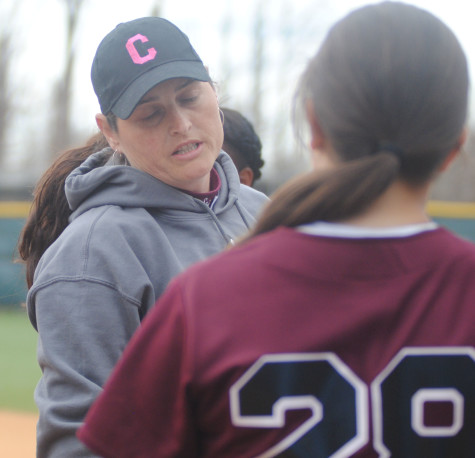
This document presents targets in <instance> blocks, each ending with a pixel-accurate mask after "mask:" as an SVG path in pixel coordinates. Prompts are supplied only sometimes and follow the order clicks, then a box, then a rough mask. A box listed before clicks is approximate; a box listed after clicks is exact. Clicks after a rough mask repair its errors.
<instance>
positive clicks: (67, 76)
mask: <svg viewBox="0 0 475 458" xmlns="http://www.w3.org/2000/svg"><path fill="white" fill-rule="evenodd" d="M64 3H65V5H66V41H65V47H66V48H65V60H64V62H65V63H64V69H63V73H62V75H61V76H60V78H59V79H58V81H57V82H56V84H55V85H54V88H53V118H52V126H51V129H50V133H51V137H50V138H51V141H50V154H51V158H53V157H54V156H56V154H57V152H58V151H61V150H63V149H65V148H67V147H69V146H70V145H71V143H72V141H73V139H72V138H71V137H72V135H71V132H72V129H71V122H70V113H71V104H72V91H71V89H72V84H73V69H74V62H75V49H74V36H75V33H76V28H77V24H78V19H79V11H80V9H81V6H82V4H83V3H84V0H64Z"/></svg>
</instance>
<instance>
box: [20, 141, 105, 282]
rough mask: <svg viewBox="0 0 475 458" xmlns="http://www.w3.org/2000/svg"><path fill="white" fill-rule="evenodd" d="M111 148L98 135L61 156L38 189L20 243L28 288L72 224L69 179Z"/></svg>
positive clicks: (38, 184)
mask: <svg viewBox="0 0 475 458" xmlns="http://www.w3.org/2000/svg"><path fill="white" fill-rule="evenodd" d="M107 146H109V145H108V143H107V140H106V138H105V137H104V135H103V134H102V132H98V133H97V134H95V135H93V136H92V137H91V138H90V139H89V140H88V141H87V142H86V144H85V145H84V146H80V147H77V148H73V149H70V150H67V151H64V152H63V153H61V155H60V156H59V157H58V158H57V159H56V160H55V161H54V162H53V164H51V166H50V167H49V168H48V169H47V170H46V171H45V172H44V173H43V175H42V176H41V178H40V180H39V181H38V183H37V185H36V186H35V189H34V191H33V202H32V205H31V208H30V213H29V215H28V218H27V220H26V223H25V225H24V227H23V230H22V232H21V234H20V238H19V242H18V253H19V255H20V258H21V260H22V261H24V262H25V264H26V283H27V286H28V288H30V287H31V285H32V284H33V276H34V273H35V269H36V266H37V265H38V261H39V260H40V258H41V256H42V255H43V253H44V252H45V251H46V249H47V248H48V247H49V246H50V245H51V244H52V243H53V242H54V241H55V240H56V239H57V238H58V237H59V236H60V235H61V233H62V232H63V230H64V229H65V228H66V226H67V225H68V218H69V216H70V215H71V210H70V208H69V205H68V202H67V200H66V194H65V192H64V182H65V180H66V178H67V177H68V175H69V174H70V173H71V172H72V171H73V170H74V169H75V168H77V167H79V166H80V165H81V163H82V162H84V160H86V159H87V158H88V157H89V156H90V155H91V154H93V153H95V152H97V151H100V150H102V149H104V148H105V147H107Z"/></svg>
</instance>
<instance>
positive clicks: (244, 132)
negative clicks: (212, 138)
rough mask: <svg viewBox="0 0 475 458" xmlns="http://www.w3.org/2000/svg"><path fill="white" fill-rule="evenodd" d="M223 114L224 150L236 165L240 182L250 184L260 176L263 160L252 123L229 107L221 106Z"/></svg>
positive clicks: (259, 142)
mask: <svg viewBox="0 0 475 458" xmlns="http://www.w3.org/2000/svg"><path fill="white" fill-rule="evenodd" d="M221 111H222V112H223V115H224V121H223V129H224V143H223V150H224V151H226V152H227V153H228V154H229V155H230V156H231V159H232V160H233V162H234V164H235V165H236V167H237V169H238V172H239V177H240V179H241V183H244V184H247V185H248V186H252V185H253V184H254V181H255V180H257V179H259V178H260V177H261V170H260V169H261V167H262V166H263V165H264V160H263V159H262V157H261V149H262V144H261V140H260V138H259V136H258V135H257V133H256V131H255V130H254V127H253V125H252V124H251V123H250V121H249V120H248V119H246V118H245V117H244V116H243V115H242V114H241V113H239V112H238V111H236V110H232V109H230V108H221Z"/></svg>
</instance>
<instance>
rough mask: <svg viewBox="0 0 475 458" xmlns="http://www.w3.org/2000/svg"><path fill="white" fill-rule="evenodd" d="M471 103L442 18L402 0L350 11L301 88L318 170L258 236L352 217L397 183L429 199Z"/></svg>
mask: <svg viewBox="0 0 475 458" xmlns="http://www.w3.org/2000/svg"><path fill="white" fill-rule="evenodd" d="M467 105H468V71H467V61H466V58H465V55H464V52H463V50H462V48H461V46H460V44H459V42H458V41H457V39H456V37H455V35H454V34H453V32H452V31H451V30H450V29H449V28H448V27H447V26H446V25H445V24H443V23H442V22H441V21H440V20H439V19H437V18H436V17H435V16H433V15H432V14H430V13H429V12H427V11H424V10H422V9H419V8H416V7H414V6H410V5H407V4H403V3H397V2H383V3H379V4H372V5H370V6H365V7H363V8H360V9H358V10H356V11H354V12H352V13H350V14H349V15H347V16H346V17H344V18H343V19H342V20H341V21H339V22H338V23H337V24H336V25H335V26H334V27H333V28H332V29H331V30H330V31H329V33H328V35H327V37H326V39H325V40H324V42H323V44H322V46H321V48H320V49H319V51H318V52H317V54H316V55H315V57H314V58H313V59H311V60H310V62H309V64H308V66H307V68H306V70H305V71H304V73H303V75H302V77H301V80H300V82H299V87H298V91H297V97H296V107H297V108H300V109H301V110H300V111H296V113H300V112H302V113H304V114H305V116H306V120H307V121H308V125H309V126H310V134H311V141H310V145H311V148H312V157H313V158H314V166H315V167H314V168H315V171H314V172H313V173H310V174H308V175H306V176H304V177H301V176H300V177H298V178H297V179H295V180H293V181H291V182H289V183H288V184H287V185H286V186H284V187H283V188H281V189H280V190H279V191H278V192H276V193H275V194H274V196H273V198H272V200H271V202H270V204H269V205H268V207H267V209H266V211H265V212H264V213H263V214H262V216H261V218H260V220H259V221H258V223H257V224H256V225H255V226H254V230H253V232H252V234H251V235H250V236H253V235H256V234H259V233H262V232H266V231H269V230H271V229H273V228H275V227H277V226H289V227H294V226H298V225H300V224H305V223H308V222H311V221H348V220H350V219H351V218H352V217H356V216H360V215H362V214H363V212H364V211H366V210H367V209H369V207H370V206H371V205H372V204H373V203H375V202H376V200H377V199H378V198H379V197H381V196H382V195H383V194H384V193H385V192H386V190H388V188H389V187H391V186H392V185H393V184H395V185H396V184H397V185H398V189H404V190H405V192H406V191H407V193H409V195H411V198H412V199H414V201H415V200H419V199H420V198H422V197H425V196H426V195H427V190H428V188H429V184H430V182H431V180H432V179H433V178H434V177H435V176H436V175H437V172H438V171H440V170H442V169H443V168H444V166H445V165H446V164H448V163H449V162H450V159H451V158H452V157H454V156H455V153H457V152H458V151H459V150H460V147H461V145H462V144H463V140H464V134H465V123H466V117H467ZM393 189H394V188H393ZM398 196H399V197H400V194H398Z"/></svg>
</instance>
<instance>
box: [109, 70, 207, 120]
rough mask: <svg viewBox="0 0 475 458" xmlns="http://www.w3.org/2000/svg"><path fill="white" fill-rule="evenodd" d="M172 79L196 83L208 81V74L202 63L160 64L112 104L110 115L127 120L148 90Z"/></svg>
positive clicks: (136, 81) (143, 75)
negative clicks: (185, 79) (188, 79)
mask: <svg viewBox="0 0 475 458" xmlns="http://www.w3.org/2000/svg"><path fill="white" fill-rule="evenodd" d="M172 78H192V79H195V80H198V81H210V77H209V74H208V72H207V70H206V68H205V67H204V65H203V63H202V62H193V61H183V62H179V61H175V62H169V63H167V64H162V65H160V66H158V67H154V68H152V69H150V70H149V71H147V72H146V73H144V74H142V75H140V76H139V77H138V78H137V79H135V80H134V81H133V82H132V83H131V84H130V85H129V86H128V87H127V89H126V90H125V91H124V92H123V93H122V95H121V96H120V97H119V99H118V100H117V101H116V102H115V103H114V105H113V106H112V108H111V111H112V113H114V114H115V115H116V116H117V117H119V118H120V119H127V118H128V117H129V116H130V115H131V114H132V112H133V111H134V109H135V107H136V106H137V105H138V103H139V102H140V100H141V99H142V97H143V96H144V95H145V94H146V93H147V92H148V91H150V89H152V88H153V87H155V86H156V85H157V84H160V83H162V82H163V81H166V80H169V79H172Z"/></svg>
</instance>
